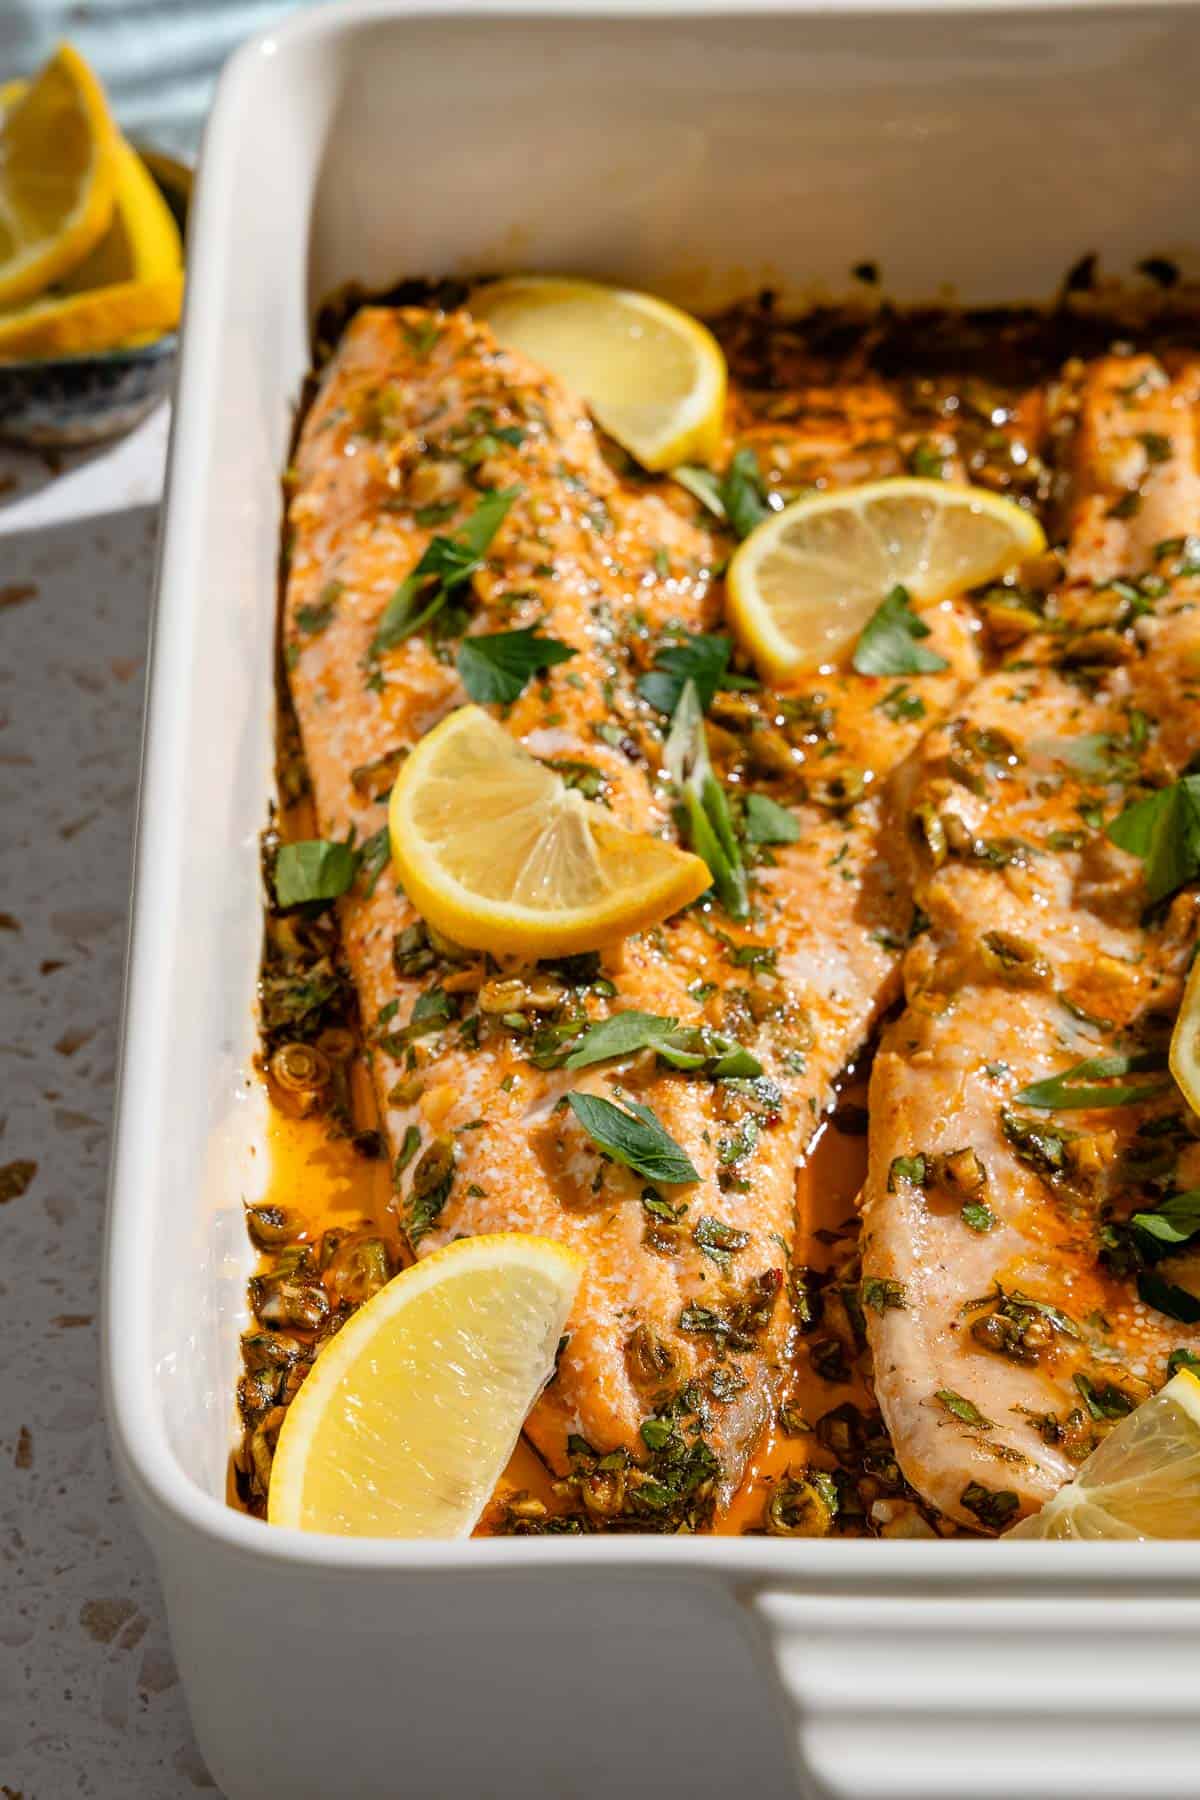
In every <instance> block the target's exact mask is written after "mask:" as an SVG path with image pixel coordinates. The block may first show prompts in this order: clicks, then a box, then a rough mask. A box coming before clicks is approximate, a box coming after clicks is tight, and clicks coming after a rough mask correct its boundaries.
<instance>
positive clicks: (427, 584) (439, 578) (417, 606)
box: [370, 487, 521, 657]
mask: <svg viewBox="0 0 1200 1800" xmlns="http://www.w3.org/2000/svg"><path fill="white" fill-rule="evenodd" d="M520 491H521V490H520V489H519V488H515V487H511V488H498V489H496V490H494V491H493V492H492V493H489V494H485V495H484V496H483V498H482V499H481V500H480V502H479V504H478V505H477V506H476V508H475V510H474V512H473V513H472V514H471V516H470V518H469V519H467V520H465V521H464V523H463V524H462V525H460V526H459V528H458V530H457V531H456V532H454V533H453V534H452V535H451V536H449V537H441V536H438V537H434V538H431V539H430V540H429V543H428V545H427V546H426V549H425V551H424V554H423V555H422V557H421V560H420V561H419V562H418V564H417V566H416V568H415V569H414V570H413V572H412V574H411V575H408V576H406V577H405V579H404V580H403V581H402V582H401V583H400V586H399V587H398V588H397V589H396V591H395V593H394V594H393V595H392V597H391V599H390V600H389V601H388V603H387V605H386V606H385V607H384V609H383V616H382V618H381V619H380V621H379V624H378V626H377V628H376V631H375V636H374V637H373V638H372V640H371V648H370V655H371V656H372V657H379V656H380V655H381V654H382V653H383V651H385V650H390V649H392V647H393V646H394V645H396V644H401V643H403V642H404V640H405V638H409V637H412V635H413V633H414V632H417V631H420V630H421V629H422V627H423V626H425V625H427V624H428V623H429V622H430V620H431V619H433V618H435V617H436V616H437V614H438V613H440V612H441V610H442V608H443V607H444V606H445V605H446V602H447V601H448V600H449V599H450V596H451V595H452V594H453V593H454V592H455V590H456V589H458V588H461V587H463V586H465V584H466V583H467V582H468V581H470V579H471V577H472V575H474V574H475V571H476V570H477V569H479V568H481V567H482V565H483V559H484V557H485V555H486V554H487V550H488V547H489V545H490V544H491V541H492V539H493V538H494V537H495V535H496V533H497V532H498V531H499V529H500V527H501V525H502V524H503V523H504V520H505V519H506V518H507V516H508V511H509V508H510V507H511V506H512V503H513V501H514V500H515V499H516V497H517V495H518V494H519V493H520Z"/></svg>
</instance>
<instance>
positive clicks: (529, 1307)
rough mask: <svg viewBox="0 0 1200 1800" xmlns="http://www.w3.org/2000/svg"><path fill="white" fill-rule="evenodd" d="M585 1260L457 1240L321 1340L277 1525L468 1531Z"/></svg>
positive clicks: (519, 1243)
mask: <svg viewBox="0 0 1200 1800" xmlns="http://www.w3.org/2000/svg"><path fill="white" fill-rule="evenodd" d="M582 1271H583V1258H582V1257H580V1256H578V1255H577V1254H576V1252H575V1251H573V1250H569V1249H567V1248H566V1247H565V1246H564V1245H562V1244H556V1243H552V1242H551V1240H550V1239H549V1238H540V1237H528V1236H523V1235H521V1234H520V1233H517V1232H513V1233H504V1234H498V1235H496V1236H492V1237H475V1238H459V1239H458V1240H457V1241H456V1242H454V1243H452V1244H447V1245H446V1247H445V1248H444V1249H442V1250H435V1251H434V1252H433V1253H432V1255H430V1256H427V1257H425V1258H424V1259H423V1260H422V1261H420V1262H418V1263H415V1264H414V1265H413V1266H412V1268H410V1269H405V1270H404V1272H403V1273H402V1274H400V1275H397V1276H396V1277H395V1278H394V1279H393V1280H392V1281H389V1282H388V1284H387V1286H386V1287H384V1288H381V1289H380V1291H379V1292H378V1293H377V1294H375V1295H374V1296H373V1297H372V1298H371V1299H370V1300H368V1301H367V1303H366V1305H365V1306H363V1307H361V1308H360V1309H359V1311H358V1312H356V1313H355V1314H354V1315H353V1317H352V1318H351V1319H350V1320H349V1321H348V1323H347V1324H345V1325H343V1327H342V1329H341V1330H340V1331H339V1332H338V1334H337V1336H336V1337H333V1338H331V1339H330V1340H329V1341H328V1343H326V1345H325V1346H324V1348H323V1349H322V1351H321V1354H320V1356H319V1357H318V1358H317V1361H316V1362H315V1363H314V1365H313V1368H312V1371H311V1373H310V1374H309V1375H308V1376H307V1378H306V1379H305V1382H304V1385H303V1387H302V1388H301V1389H300V1391H299V1393H298V1394H297V1395H296V1398H295V1399H294V1400H293V1401H292V1404H291V1406H290V1407H289V1408H288V1411H287V1414H286V1416H285V1418H284V1421H283V1427H282V1429H281V1431H280V1433H279V1442H278V1445H277V1447H276V1451H275V1460H274V1463H273V1465H272V1469H271V1486H270V1493H269V1496H268V1502H267V1517H268V1518H269V1519H270V1520H271V1522H272V1524H275V1525H292V1526H296V1527H298V1528H299V1529H300V1530H301V1531H330V1532H336V1533H338V1534H339V1535H340V1536H343V1537H405V1538H459V1537H466V1536H467V1535H468V1534H469V1533H470V1531H471V1529H472V1527H473V1526H474V1525H475V1524H476V1522H477V1521H478V1519H479V1515H480V1514H481V1512H482V1511H483V1509H484V1507H485V1506H486V1505H487V1503H488V1500H489V1499H490V1498H491V1495H492V1490H493V1489H494V1488H495V1485H496V1482H497V1481H498V1480H499V1478H500V1476H501V1474H502V1473H503V1470H504V1466H505V1464H506V1463H507V1461H508V1459H509V1457H510V1456H511V1455H512V1452H513V1449H514V1448H515V1446H516V1442H517V1438H518V1437H519V1436H520V1432H521V1427H522V1425H523V1424H524V1422H525V1419H526V1416H527V1414H528V1412H529V1409H530V1408H531V1406H532V1405H533V1403H534V1401H535V1400H536V1399H537V1397H538V1395H539V1394H540V1393H541V1391H542V1389H543V1388H544V1387H545V1385H546V1383H547V1381H548V1380H549V1379H550V1377H551V1375H552V1374H553V1373H554V1361H555V1355H556V1352H557V1349H558V1343H559V1339H560V1338H561V1336H562V1331H563V1327H564V1325H565V1324H566V1322H567V1315H568V1314H569V1312H570V1310H571V1305H572V1302H573V1301H574V1298H575V1292H576V1289H577V1288H578V1286H579V1278H580V1275H581V1274H582Z"/></svg>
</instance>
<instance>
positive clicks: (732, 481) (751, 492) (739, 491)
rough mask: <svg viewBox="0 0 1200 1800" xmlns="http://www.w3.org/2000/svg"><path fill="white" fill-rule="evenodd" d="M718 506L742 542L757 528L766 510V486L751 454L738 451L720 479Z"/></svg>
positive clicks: (768, 509) (767, 510)
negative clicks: (721, 508)
mask: <svg viewBox="0 0 1200 1800" xmlns="http://www.w3.org/2000/svg"><path fill="white" fill-rule="evenodd" d="M721 504H722V506H723V507H724V509H725V517H726V518H727V519H728V520H729V523H730V524H731V525H732V526H733V529H734V531H735V532H736V533H737V535H738V537H740V538H746V537H749V536H750V533H751V532H752V531H753V530H754V528H755V526H756V525H761V524H762V522H763V520H764V519H765V518H766V516H767V514H768V512H769V511H770V508H769V507H768V505H767V490H766V484H765V483H764V481H763V478H762V471H761V470H760V469H759V466H758V458H757V456H755V454H754V452H753V450H739V451H737V452H736V453H735V455H734V457H733V460H732V461H731V462H730V465H729V467H728V468H727V469H726V471H725V473H724V475H722V477H721Z"/></svg>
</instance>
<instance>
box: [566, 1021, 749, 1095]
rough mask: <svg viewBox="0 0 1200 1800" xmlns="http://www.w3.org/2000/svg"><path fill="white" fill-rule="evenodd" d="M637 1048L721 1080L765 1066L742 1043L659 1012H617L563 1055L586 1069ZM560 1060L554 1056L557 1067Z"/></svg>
mask: <svg viewBox="0 0 1200 1800" xmlns="http://www.w3.org/2000/svg"><path fill="white" fill-rule="evenodd" d="M639 1050H655V1051H657V1053H658V1055H659V1056H660V1057H661V1058H662V1059H663V1061H664V1062H667V1063H669V1064H670V1065H671V1067H672V1068H675V1069H701V1068H705V1067H706V1066H707V1068H708V1072H709V1073H710V1074H712V1075H713V1076H715V1077H717V1078H718V1079H722V1078H725V1079H728V1078H731V1077H750V1076H754V1075H761V1074H762V1064H761V1063H760V1062H759V1060H758V1058H757V1057H756V1056H752V1055H751V1054H750V1052H749V1051H748V1050H743V1048H742V1047H741V1045H740V1044H737V1043H735V1042H734V1041H733V1039H732V1038H727V1037H724V1036H722V1035H721V1033H719V1032H715V1031H709V1030H708V1029H707V1028H706V1027H703V1026H696V1025H680V1023H679V1021H678V1020H677V1019H671V1018H663V1017H661V1016H660V1015H659V1014H658V1013H646V1012H638V1011H636V1010H634V1009H632V1008H631V1009H630V1010H629V1011H628V1012H619V1013H613V1014H612V1015H611V1016H610V1017H609V1018H607V1019H600V1020H598V1021H597V1023H596V1024H594V1025H589V1026H588V1027H587V1029H586V1030H585V1031H584V1034H583V1036H582V1037H581V1038H580V1039H579V1040H578V1042H577V1043H576V1044H575V1047H574V1049H573V1050H571V1051H570V1053H569V1054H568V1055H567V1056H565V1057H563V1058H562V1059H561V1061H562V1066H563V1067H565V1068H568V1069H586V1068H589V1067H590V1066H591V1064H593V1063H598V1062H607V1061H609V1060H610V1059H611V1058H612V1057H616V1056H633V1055H635V1054H636V1052H637V1051H639ZM557 1062H558V1059H555V1065H556V1066H557Z"/></svg>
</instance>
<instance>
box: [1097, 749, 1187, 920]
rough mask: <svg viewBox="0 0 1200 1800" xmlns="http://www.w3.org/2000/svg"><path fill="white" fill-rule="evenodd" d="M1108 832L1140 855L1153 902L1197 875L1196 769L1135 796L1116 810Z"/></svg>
mask: <svg viewBox="0 0 1200 1800" xmlns="http://www.w3.org/2000/svg"><path fill="white" fill-rule="evenodd" d="M1108 836H1109V837H1110V838H1111V839H1112V841H1113V843H1114V844H1116V845H1118V846H1119V847H1120V848H1121V849H1122V850H1128V851H1129V852H1130V853H1131V854H1132V855H1133V856H1139V857H1140V858H1141V859H1142V862H1143V864H1144V865H1145V878H1146V894H1147V897H1148V899H1149V900H1150V901H1151V903H1153V902H1155V901H1158V900H1165V899H1166V898H1167V896H1168V895H1169V894H1173V893H1174V892H1175V891H1176V889H1177V888H1181V887H1183V885H1184V883H1185V882H1188V881H1194V880H1195V878H1196V876H1197V875H1200V775H1185V776H1184V777H1183V779H1182V780H1181V781H1176V782H1174V783H1173V784H1172V785H1171V786H1170V787H1166V788H1160V789H1159V790H1158V792H1157V793H1155V794H1151V795H1150V796H1149V797H1148V799H1145V800H1136V801H1135V802H1134V803H1133V805H1132V806H1127V807H1126V808H1125V810H1124V812H1122V813H1118V814H1117V817H1116V818H1115V819H1114V820H1113V821H1112V823H1111V824H1110V825H1109V827H1108Z"/></svg>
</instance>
